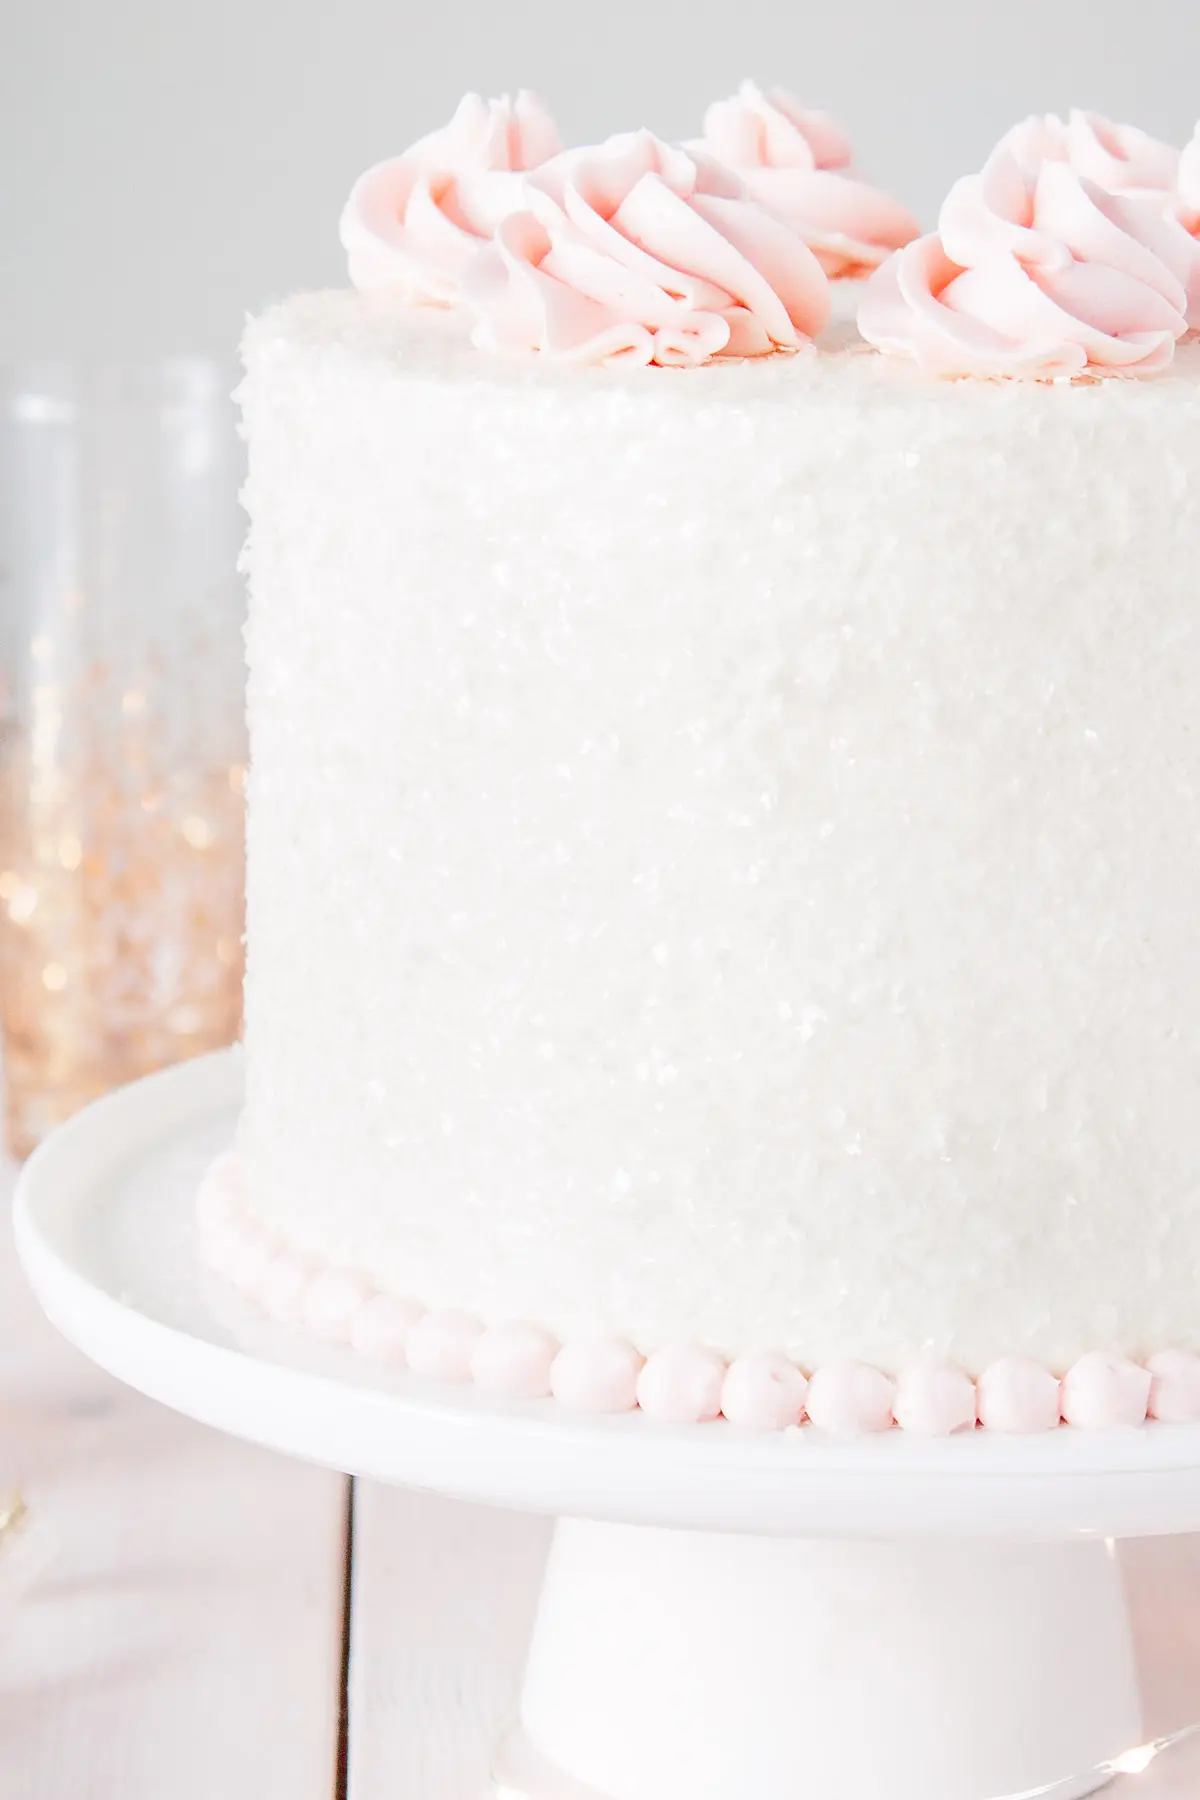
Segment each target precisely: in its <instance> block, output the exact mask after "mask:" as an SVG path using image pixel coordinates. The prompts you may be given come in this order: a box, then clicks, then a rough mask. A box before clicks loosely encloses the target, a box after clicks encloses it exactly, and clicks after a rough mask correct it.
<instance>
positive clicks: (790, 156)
mask: <svg viewBox="0 0 1200 1800" xmlns="http://www.w3.org/2000/svg"><path fill="white" fill-rule="evenodd" d="M697 147H698V148H699V149H701V150H704V151H707V153H708V154H709V155H710V156H713V157H715V158H716V160H717V161H718V162H721V163H724V164H725V166H726V168H729V169H733V170H735V171H736V173H737V174H738V175H740V176H741V178H742V180H743V181H744V182H745V184H746V188H747V190H748V192H749V193H750V195H751V197H752V198H753V199H755V200H757V201H758V203H759V205H760V206H763V207H765V208H766V210H767V211H768V212H770V213H774V215H775V217H776V218H778V219H782V220H783V221H784V223H785V224H787V225H790V226H791V227H792V229H793V231H796V232H798V233H799V235H800V236H801V237H802V238H803V239H804V242H805V243H806V244H807V245H808V247H809V249H810V250H811V251H812V252H813V254H814V256H815V257H816V258H817V261H818V262H819V263H820V264H821V267H822V268H823V269H824V270H825V273H826V274H827V275H829V276H853V275H863V274H866V273H867V272H868V271H869V270H871V269H875V268H878V266H879V264H880V263H881V262H882V261H883V260H884V258H885V257H886V256H888V255H889V254H890V253H891V251H893V250H898V249H899V248H900V247H901V245H903V244H907V243H909V242H910V241H911V240H912V239H913V238H915V237H916V235H917V232H918V230H919V229H920V228H919V226H918V225H917V222H916V220H915V219H914V218H913V217H912V214H911V213H909V212H906V211H905V209H904V207H902V206H900V205H899V204H898V203H897V202H896V201H895V200H890V199H889V198H888V196H887V195H886V194H882V193H880V191H879V189H878V188H874V187H872V186H870V184H869V183H868V182H865V181H860V180H859V179H858V178H857V177H856V176H854V175H853V174H851V173H850V170H849V165H850V143H849V140H848V139H847V138H846V136H845V135H844V133H843V132H842V131H841V130H839V128H838V126H837V125H835V124H834V122H833V120H832V119H831V118H830V117H829V116H828V114H826V113H822V112H806V111H805V110H804V109H803V108H802V107H799V106H797V104H796V102H795V101H794V100H793V99H792V98H791V97H790V95H788V94H785V93H783V92H782V91H781V90H780V89H779V88H771V89H769V90H768V91H767V92H765V93H764V92H763V90H762V89H761V88H760V87H757V86H756V85H755V83H754V82H752V81H743V83H742V85H741V87H740V88H739V89H738V91H737V93H736V94H735V95H734V97H733V98H732V99H731V100H718V101H717V102H716V104H715V105H713V106H710V107H709V109H708V111H707V112H706V113H705V115H704V136H703V138H702V139H701V140H700V141H699V144H698V146H697Z"/></svg>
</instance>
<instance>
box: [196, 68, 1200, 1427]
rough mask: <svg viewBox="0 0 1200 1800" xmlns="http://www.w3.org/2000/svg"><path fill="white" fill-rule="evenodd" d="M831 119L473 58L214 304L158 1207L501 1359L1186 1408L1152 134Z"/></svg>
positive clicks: (1196, 1068)
mask: <svg viewBox="0 0 1200 1800" xmlns="http://www.w3.org/2000/svg"><path fill="white" fill-rule="evenodd" d="M848 157H849V152H848V148H847V146H846V143H845V140H844V138H843V137H842V135H841V133H840V132H839V131H838V130H837V129H836V127H834V126H833V125H832V124H831V122H830V121H829V120H828V119H826V118H825V117H824V116H823V115H820V114H810V113H805V112H803V111H801V110H800V109H799V108H797V107H796V106H795V105H794V104H793V103H792V102H790V101H789V100H787V99H786V97H784V96H782V95H777V94H771V95H766V94H763V93H762V92H760V91H759V90H758V89H757V88H754V87H752V86H750V85H749V84H747V85H746V86H745V87H744V88H743V89H742V90H741V91H740V93H739V94H738V95H737V97H736V98H735V99H733V100H731V101H728V102H724V103H722V104H721V105H719V106H716V107H714V108H713V109H712V110H711V111H710V113H709V115H708V117H707V119H706V121H705V124H704V129H703V133H702V135H701V136H700V137H699V138H698V139H697V140H695V141H694V142H692V143H691V144H689V145H688V146H687V147H686V148H682V149H681V148H676V147H671V146H668V145H666V144H663V143H661V142H660V141H659V140H657V139H656V138H654V137H652V136H651V135H650V134H649V133H645V132H642V133H636V134H632V135H630V136H626V137H621V138H616V139H613V140H610V141H609V142H608V143H606V144H603V145H601V146H600V147H598V148H596V149H590V150H578V151H567V152H563V151H562V150H561V149H560V145H559V142H558V137H557V133H556V132H555V129H554V126H553V123H552V122H551V120H550V119H549V117H548V116H547V114H546V113H545V111H544V109H543V108H542V107H541V106H540V105H539V104H538V103H537V102H536V101H534V100H532V99H531V98H530V97H528V96H525V95H522V96H520V97H519V98H518V99H517V100H516V101H515V102H513V103H511V104H510V103H508V102H494V103H491V104H485V103H484V102H483V101H480V100H478V99H476V98H474V97H472V98H470V99H468V100H467V101H465V102H464V103H463V106H462V107H461V108H460V109H459V112H458V113H457V114H456V116H455V119H454V120H453V121H452V123H451V124H450V125H449V126H448V127H446V128H445V130H443V131H441V132H438V133H435V134H434V135H433V136H432V137H430V138H427V139H423V140H422V141H421V142H420V143H418V144H417V145H416V146H414V148H413V149H411V150H410V151H408V152H407V153H406V154H405V155H403V156H401V157H399V158H397V159H396V160H394V161H392V162H389V163H385V164H383V165H381V166H380V167H378V168H375V169H372V170H371V171H369V172H368V173H367V174H366V175H364V176H363V178H362V179H361V181H359V182H358V184H357V185H356V187H355V188H354V191H353V193H352V195H351V197H350V200H349V202H348V204H347V207H346V211H345V214H344V217H343V221H342V238H343V242H344V244H345V246H346V249H347V253H348V258H349V269H350V275H351V279H352V282H353V284H354V286H353V291H346V292H341V293H324V294H314V295H308V296H303V297H300V298H298V299H294V300H292V301H289V302H288V303H286V304H285V305H283V306H280V307H277V308H275V309H274V310H272V311H271V312H269V313H267V314H266V315H265V316H264V317H263V318H261V319H259V320H258V321H256V322H255V323H254V324H252V325H251V327H250V329H249V332H248V335H247V339H246V346H245V356H246V369H247V373H246V379H245V384H244V387H243V390H242V399H243V405H244V412H245V423H246V433H247V437H248V440H249V448H250V478H249V485H248V489H247V503H248V508H249V512H250V518H251V532H250V542H249V551H248V566H249V571H250V582H251V615H250V625H249V635H248V644H249V661H250V703H249V704H250V725H251V732H252V772H251V780H250V814H249V928H248V972H247V985H246V1061H245V1066H246V1084H247V1085H246V1103H245V1111H244V1116H243V1119H242V1124H241V1131H240V1137H239V1142H238V1147H237V1151H236V1155H235V1156H234V1157H232V1158H229V1159H225V1160H223V1161H222V1163H221V1164H220V1165H218V1167H217V1168H216V1169H215V1170H214V1171H213V1173H212V1174H211V1175H210V1177H209V1179H208V1180H207V1182H206V1183H205V1187H204V1191H203V1195H202V1202H201V1223H202V1233H201V1235H202V1243H203V1247H204V1250H205V1254H206V1255H207V1257H208V1258H209V1260H210V1261H211V1262H213V1263H214V1264H215V1265H216V1266H217V1267H219V1268H220V1269H222V1270H224V1271H225V1272H226V1273H227V1274H228V1275H229V1276H231V1277H232V1278H233V1279H234V1280H235V1281H236V1282H237V1284H238V1285H239V1286H240V1287H241V1288H242V1289H243V1290H244V1291H245V1292H246V1293H247V1294H249V1295H251V1296H252V1297H253V1298H255V1299H256V1300H257V1301H258V1302H259V1304H260V1305H261V1306H262V1307H264V1308H265V1310H266V1311H267V1312H268V1313H269V1314H271V1316H273V1317H275V1318H277V1319H280V1320H284V1321H287V1322H289V1323H293V1324H296V1325H298V1326H301V1327H305V1328H308V1329H310V1330H312V1331H316V1332H318V1333H319V1334H322V1335H324V1336H326V1337H328V1338H331V1339H343V1340H346V1341H348V1342H351V1343H352V1344H353V1345H354V1346H355V1347H356V1348H358V1349H359V1350H361V1351H363V1352H364V1353H366V1354H370V1355H375V1356H378V1357H385V1358H386V1357H390V1358H393V1359H395V1360H396V1361H398V1362H407V1364H408V1365H409V1366H410V1367H411V1368H413V1369H415V1370H417V1371H418V1372H420V1373H424V1374H432V1375H442V1376H445V1377H448V1378H453V1379H459V1380H467V1379H474V1380H476V1381H477V1382H479V1383H480V1384H481V1385H483V1386H485V1387H489V1388H492V1389H494V1390H496V1391H499V1392H502V1393H505V1394H509V1395H522V1396H529V1397H538V1396H543V1395H550V1394H553V1395H554V1396H556V1397H557V1398H558V1400H559V1401H560V1402H563V1403H566V1404H570V1405H574V1406H581V1407H591V1408H594V1409H598V1410H605V1409H607V1410H621V1409H625V1408H630V1407H633V1406H634V1405H635V1404H640V1405H641V1406H642V1408H643V1409H644V1410H645V1411H646V1412H648V1413H651V1414H653V1415H655V1416H656V1417H659V1418H670V1419H683V1420H697V1421H698V1420H702V1419H709V1418H713V1417H716V1416H717V1415H718V1414H719V1413H721V1412H724V1414H725V1415H726V1417H727V1418H729V1419H732V1420H734V1421H735V1422H737V1423H740V1424H745V1425H758V1426H784V1425H788V1424H797V1423H800V1422H801V1421H802V1420H805V1419H807V1420H809V1421H811V1422H812V1423H813V1424H815V1425H818V1426H821V1427H826V1428H829V1429H833V1430H841V1431H856V1430H872V1429H883V1428H885V1427H887V1426H889V1425H892V1424H893V1423H895V1424H899V1425H903V1426H905V1427H908V1428H910V1429H914V1430H918V1431H926V1432H946V1431H951V1430H958V1429H967V1428H973V1427H974V1426H975V1424H976V1421H977V1420H978V1421H980V1422H982V1423H983V1424H984V1425H987V1426H990V1427H993V1428H996V1429H1002V1430H1035V1429H1043V1428H1046V1427H1049V1426H1053V1425H1057V1424H1058V1423H1059V1421H1060V1419H1066V1420H1067V1421H1068V1422H1069V1423H1072V1424H1076V1425H1093V1426H1095V1425H1116V1424H1126V1423H1136V1422H1139V1421H1141V1420H1143V1419H1145V1418H1146V1417H1147V1415H1148V1414H1149V1415H1150V1416H1154V1417H1158V1418H1161V1419H1182V1418H1196V1417H1197V1416H1200V1355H1197V1352H1200V1287H1198V1275H1200V1147H1198V1144H1200V1138H1198V1130H1197V1125H1198V1121H1200V934H1198V931H1197V918H1198V915H1200V727H1198V725H1197V713H1198V703H1200V679H1198V677H1197V666H1198V664H1197V654H1198V650H1200V644H1198V639H1200V607H1198V605H1197V567H1198V564H1200V348H1198V347H1197V346H1196V345H1195V344H1194V343H1192V342H1190V341H1188V338H1189V333H1190V331H1191V328H1192V326H1194V325H1195V324H1196V323H1197V322H1200V243H1198V242H1197V237H1196V235H1195V234H1196V233H1197V232H1198V231H1200V151H1198V149H1197V147H1196V146H1192V147H1191V149H1190V150H1189V151H1187V152H1185V153H1184V155H1183V156H1182V158H1181V157H1180V156H1179V155H1178V154H1177V153H1175V152H1174V151H1171V150H1170V149H1168V148H1167V147H1166V146H1163V145H1159V144H1156V143H1154V142H1153V140H1151V139H1149V138H1147V137H1146V136H1145V135H1144V134H1142V133H1139V132H1136V131H1134V130H1132V129H1130V128H1125V127H1118V126H1115V125H1112V124H1110V123H1109V122H1107V121H1105V120H1102V119H1097V118H1095V117H1093V116H1090V115H1085V114H1072V115H1071V116H1070V118H1069V119H1067V120H1065V121H1063V120H1059V119H1055V118H1049V119H1037V120H1030V121H1027V122H1026V123H1025V124H1024V125H1022V126H1020V127H1018V128H1017V129H1016V130H1015V131H1014V132H1013V133H1011V134H1010V136H1009V137H1008V138H1006V139H1005V140H1004V142H1003V143H1002V144H1001V145H1000V146H999V148H998V149H997V150H996V151H995V152H994V153H993V155H992V156H991V157H990V158H989V159H988V161H987V164H986V166H985V168H984V169H983V172H982V173H981V174H980V175H977V176H972V177H969V178H967V179H965V180H962V181H960V182H958V183H957V184H956V185H955V186H954V188H953V189H952V190H951V192H950V194H949V195H948V197H947V199H946V202H945V205H944V207H943V209H942V212H941V215H940V217H939V221H938V228H937V231H936V232H935V233H933V234H931V235H929V236H926V237H921V236H919V235H918V231H917V227H916V225H915V223H914V222H913V221H912V220H911V219H909V218H908V215H907V214H906V213H905V212H904V211H903V209H902V208H900V207H899V206H898V205H897V204H896V203H895V202H894V201H892V200H890V199H889V198H888V197H887V196H885V195H883V194H881V193H880V192H878V191H877V190H876V189H874V188H872V187H871V186H869V185H868V184H867V183H866V182H864V181H862V180H861V179H860V178H859V177H858V176H856V175H854V174H853V173H852V172H850V170H849V169H848V166H847V165H848ZM867 271H873V273H869V275H868V278H867V279H866V280H865V281H864V280H862V279H858V280H854V281H846V280H845V279H843V278H844V277H845V276H846V275H847V274H852V275H855V276H857V277H860V278H861V277H862V276H863V275H864V272H867ZM856 316H857V320H858V323H857V326H856V325H855V323H854V320H855V317H856ZM831 320H832V321H833V322H832V323H831V322H830V321H831Z"/></svg>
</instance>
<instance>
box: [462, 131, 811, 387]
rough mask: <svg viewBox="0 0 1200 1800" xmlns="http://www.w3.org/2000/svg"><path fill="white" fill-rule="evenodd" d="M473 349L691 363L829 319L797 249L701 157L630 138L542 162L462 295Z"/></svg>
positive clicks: (781, 338) (647, 135)
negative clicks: (472, 323)
mask: <svg viewBox="0 0 1200 1800" xmlns="http://www.w3.org/2000/svg"><path fill="white" fill-rule="evenodd" d="M465 298H466V299H467V301H468V302H469V304H470V305H471V307H472V308H473V310H474V312H475V314H476V318H477V324H476V327H475V332H474V342H475V344H476V345H477V346H478V347H479V348H481V349H484V350H498V351H505V352H510V353H516V354H520V353H522V352H532V351H539V352H541V353H542V354H543V355H546V356H549V357H553V358H557V359H560V360H565V361H570V362H575V361H590V362H607V363H616V362H629V363H633V364H642V365H645V364H647V363H657V364H659V365H660V366H667V367H670V366H678V367H692V366H694V365H696V364H699V363H704V362H708V361H710V360H711V359H712V358H713V357H717V356H737V357H745V356H766V355H769V354H770V353H771V352H772V351H776V350H796V349H798V348H799V347H800V345H801V343H803V342H805V341H807V340H808V339H811V338H812V337H813V336H814V335H815V334H816V333H817V332H818V331H819V330H820V329H821V327H822V326H823V325H824V324H825V323H826V320H827V319H828V317H829V290H828V284H827V282H826V279H825V275H824V272H823V271H822V269H821V266H820V264H819V263H818V262H817V260H816V258H815V257H814V256H813V254H812V252H811V251H810V250H809V249H808V247H807V246H806V245H805V243H804V242H803V240H802V239H801V238H799V237H797V235H796V233H795V232H794V231H792V230H791V229H790V228H789V227H788V226H786V225H784V224H782V223H781V222H780V221H779V220H777V219H776V218H774V217H773V216H772V215H771V214H769V213H767V212H766V211H764V210H763V209H762V208H761V207H759V206H757V205H756V204H755V203H754V201H753V200H752V199H751V198H750V197H749V196H748V195H747V193H746V192H745V190H744V188H743V186H742V184H741V182H740V181H739V180H738V179H737V178H736V177H735V176H733V175H732V174H731V173H730V172H729V171H728V170H727V169H725V168H723V167H721V165H720V164H718V163H715V162H712V161H710V160H709V159H708V158H707V157H706V156H705V155H704V154H703V153H695V154H689V153H688V152H687V151H685V150H679V149H675V148H673V147H672V146H671V145H669V144H664V143H663V142H662V141H661V140H660V139H658V138H656V137H655V136H654V135H653V134H652V133H651V132H648V131H639V132H631V133H629V134H627V135H624V136H621V137H616V138H612V139H610V140H609V141H608V142H607V143H605V144H601V145H599V146H598V147H597V148H595V149H593V150H584V151H579V152H577V153H575V154H572V155H568V156H563V157H560V158H558V159H556V161H554V162H553V163H550V164H547V165H546V167H545V168H543V169H541V170H539V171H538V172H537V174H535V175H534V176H532V177H531V178H530V179H529V180H528V181H526V182H525V184H524V192H523V200H522V205H521V208H520V210H518V211H514V212H512V213H510V214H509V215H508V217H506V218H505V219H504V220H503V221H502V222H501V224H500V226H499V228H498V229H497V231H496V234H495V241H494V243H493V245H492V246H491V247H490V248H489V249H488V250H485V251H483V252H481V253H480V255H479V256H478V257H477V259H476V261H475V264H474V267H473V270H472V272H471V274H470V276H469V277H468V280H467V283H466V287H465Z"/></svg>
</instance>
